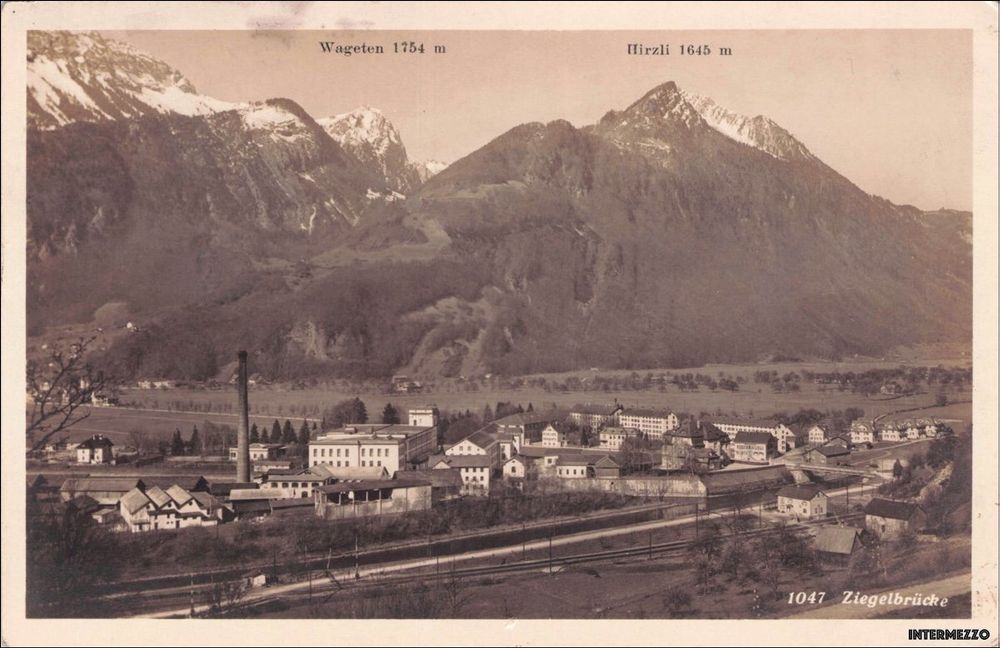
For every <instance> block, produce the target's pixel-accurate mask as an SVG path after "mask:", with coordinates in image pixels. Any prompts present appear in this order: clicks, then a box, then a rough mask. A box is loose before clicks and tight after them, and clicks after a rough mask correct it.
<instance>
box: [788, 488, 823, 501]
mask: <svg viewBox="0 0 1000 648" xmlns="http://www.w3.org/2000/svg"><path fill="white" fill-rule="evenodd" d="M821 493H823V490H822V489H821V488H820V487H819V486H815V485H809V484H803V485H800V486H785V487H784V488H782V489H781V490H779V491H778V497H790V498H791V499H797V500H805V501H807V502H808V501H810V500H812V499H813V498H815V497H816V496H817V495H820V494H821Z"/></svg>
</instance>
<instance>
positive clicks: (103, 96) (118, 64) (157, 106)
mask: <svg viewBox="0 0 1000 648" xmlns="http://www.w3.org/2000/svg"><path fill="white" fill-rule="evenodd" d="M27 72H28V125H29V127H32V128H38V129H51V128H57V127H59V126H65V125H67V124H70V123H74V122H99V121H107V120H117V119H128V118H137V117H142V116H143V115H148V114H151V113H153V114H170V113H176V114H180V115H189V116H190V115H208V114H211V113H214V112H218V111H223V110H232V109H234V108H238V107H239V105H238V104H231V103H227V102H225V101H220V100H218V99H213V98H212V97H206V96H205V95H202V94H199V93H198V92H197V90H195V88H194V86H193V85H191V83H190V82H189V81H188V80H187V79H186V78H184V76H183V75H182V74H181V73H180V72H178V71H177V70H175V69H173V68H172V67H170V66H169V65H167V64H166V63H164V62H162V61H159V60H157V59H155V58H153V57H151V56H149V55H147V54H144V53H142V52H140V51H138V50H136V49H135V48H133V47H131V46H129V45H126V44H125V43H121V42H118V41H115V40H110V39H106V38H104V37H102V36H101V35H100V34H97V33H86V34H82V33H75V32H42V31H30V32H28V71H27Z"/></svg>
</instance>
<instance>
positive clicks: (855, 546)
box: [813, 526, 861, 565]
mask: <svg viewBox="0 0 1000 648" xmlns="http://www.w3.org/2000/svg"><path fill="white" fill-rule="evenodd" d="M860 548H861V529H858V528H855V527H849V526H824V527H820V528H819V529H818V530H817V531H816V538H815V539H814V540H813V549H814V550H815V551H816V557H817V558H819V559H820V560H821V561H823V562H827V563H831V564H835V565H846V564H847V563H848V562H850V560H851V556H853V555H854V553H855V552H856V551H858V550H859V549H860Z"/></svg>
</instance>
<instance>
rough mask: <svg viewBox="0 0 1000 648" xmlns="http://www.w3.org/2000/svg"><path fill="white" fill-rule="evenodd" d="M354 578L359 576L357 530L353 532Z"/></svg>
mask: <svg viewBox="0 0 1000 648" xmlns="http://www.w3.org/2000/svg"><path fill="white" fill-rule="evenodd" d="M354 578H355V580H357V579H359V578H361V569H360V566H359V564H358V532H357V531H355V532H354Z"/></svg>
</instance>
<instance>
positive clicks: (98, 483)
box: [59, 477, 146, 493]
mask: <svg viewBox="0 0 1000 648" xmlns="http://www.w3.org/2000/svg"><path fill="white" fill-rule="evenodd" d="M137 486H138V487H139V488H140V489H141V488H145V486H146V485H145V483H143V481H142V480H141V479H137V478H135V477H131V478H129V477H80V478H72V479H67V480H66V481H64V482H63V484H62V486H61V487H60V488H59V490H60V491H63V492H81V491H121V492H123V493H127V492H128V491H130V490H132V489H133V488H135V487H137Z"/></svg>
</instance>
